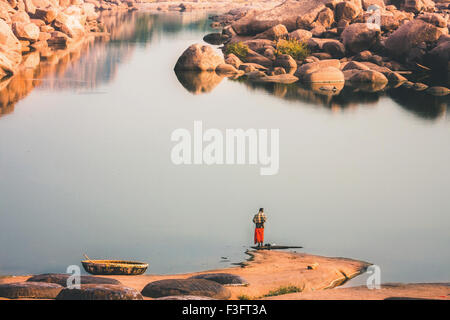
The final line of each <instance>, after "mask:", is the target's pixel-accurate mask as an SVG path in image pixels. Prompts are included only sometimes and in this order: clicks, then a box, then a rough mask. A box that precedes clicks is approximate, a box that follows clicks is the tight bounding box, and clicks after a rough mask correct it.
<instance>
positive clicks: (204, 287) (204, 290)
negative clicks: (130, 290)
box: [142, 279, 231, 300]
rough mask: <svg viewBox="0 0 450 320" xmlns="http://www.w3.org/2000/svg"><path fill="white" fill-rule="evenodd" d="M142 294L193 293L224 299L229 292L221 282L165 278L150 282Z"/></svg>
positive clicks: (152, 295) (150, 295)
mask: <svg viewBox="0 0 450 320" xmlns="http://www.w3.org/2000/svg"><path fill="white" fill-rule="evenodd" d="M142 295H144V296H146V297H151V298H160V297H165V296H179V295H194V296H206V297H211V298H215V299H221V300H226V299H229V298H230V296H231V293H230V290H228V289H227V288H225V287H224V286H222V285H221V284H219V283H217V282H214V281H209V280H205V279H167V280H159V281H154V282H150V283H149V284H147V285H146V286H145V287H144V289H142Z"/></svg>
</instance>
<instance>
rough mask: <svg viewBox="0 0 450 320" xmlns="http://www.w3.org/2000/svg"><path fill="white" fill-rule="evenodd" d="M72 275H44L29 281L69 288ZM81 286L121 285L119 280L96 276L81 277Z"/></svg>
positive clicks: (36, 276) (33, 277)
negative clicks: (68, 284) (68, 280)
mask: <svg viewBox="0 0 450 320" xmlns="http://www.w3.org/2000/svg"><path fill="white" fill-rule="evenodd" d="M69 277H70V274H67V273H44V274H38V275H35V276H32V277H31V278H29V279H28V280H27V281H31V282H46V283H57V284H59V285H61V286H63V287H66V286H67V279H68V278H69ZM80 283H81V284H121V283H120V281H119V280H116V279H111V278H103V277H94V276H80Z"/></svg>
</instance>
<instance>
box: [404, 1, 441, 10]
mask: <svg viewBox="0 0 450 320" xmlns="http://www.w3.org/2000/svg"><path fill="white" fill-rule="evenodd" d="M434 7H435V4H434V2H433V1H432V0H405V1H404V2H403V6H402V9H403V10H405V11H410V12H414V13H419V12H422V11H432V10H434Z"/></svg>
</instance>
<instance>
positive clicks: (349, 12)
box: [336, 1, 361, 22]
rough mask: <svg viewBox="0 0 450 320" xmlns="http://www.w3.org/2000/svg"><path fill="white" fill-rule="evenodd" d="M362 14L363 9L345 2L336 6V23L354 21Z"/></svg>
mask: <svg viewBox="0 0 450 320" xmlns="http://www.w3.org/2000/svg"><path fill="white" fill-rule="evenodd" d="M360 12H361V7H360V6H357V5H356V4H355V3H353V2H350V1H343V2H340V3H338V4H337V5H336V21H340V20H346V21H350V22H351V21H353V20H354V19H355V18H356V17H357V16H358V15H359V14H360Z"/></svg>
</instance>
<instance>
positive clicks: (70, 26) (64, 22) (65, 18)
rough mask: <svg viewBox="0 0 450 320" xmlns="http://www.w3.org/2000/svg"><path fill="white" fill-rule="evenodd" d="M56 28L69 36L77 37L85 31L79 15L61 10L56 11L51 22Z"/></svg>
mask: <svg viewBox="0 0 450 320" xmlns="http://www.w3.org/2000/svg"><path fill="white" fill-rule="evenodd" d="M53 24H54V25H55V27H56V28H58V29H59V30H60V31H61V32H64V33H65V34H67V35H68V36H69V37H71V38H74V39H78V38H80V37H82V36H83V35H84V33H85V30H84V27H83V25H82V23H81V21H80V18H79V16H77V15H75V14H72V15H69V14H66V13H63V12H60V13H58V15H57V16H56V18H55V21H54V22H53Z"/></svg>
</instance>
